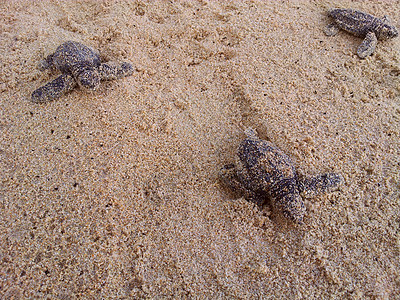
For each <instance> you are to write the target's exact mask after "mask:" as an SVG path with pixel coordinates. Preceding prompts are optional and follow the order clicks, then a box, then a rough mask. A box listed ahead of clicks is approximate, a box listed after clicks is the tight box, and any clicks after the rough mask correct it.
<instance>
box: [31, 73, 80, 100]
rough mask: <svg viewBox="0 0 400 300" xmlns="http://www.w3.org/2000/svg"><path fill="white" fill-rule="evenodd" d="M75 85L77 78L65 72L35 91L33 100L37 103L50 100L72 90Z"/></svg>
mask: <svg viewBox="0 0 400 300" xmlns="http://www.w3.org/2000/svg"><path fill="white" fill-rule="evenodd" d="M75 86H76V81H75V79H74V78H73V77H72V76H70V75H67V74H63V75H61V76H59V77H57V78H56V79H54V80H53V81H50V82H49V83H47V84H45V85H44V86H41V87H40V88H38V89H37V90H35V91H33V93H32V96H31V100H32V102H35V103H43V102H49V101H52V100H55V99H57V98H59V97H61V96H62V95H64V94H65V93H68V92H70V91H72V90H73V89H74V87H75Z"/></svg>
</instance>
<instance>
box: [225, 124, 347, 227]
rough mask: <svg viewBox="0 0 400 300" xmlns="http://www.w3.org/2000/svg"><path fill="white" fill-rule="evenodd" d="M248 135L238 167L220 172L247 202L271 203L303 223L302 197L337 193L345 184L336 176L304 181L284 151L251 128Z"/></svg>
mask: <svg viewBox="0 0 400 300" xmlns="http://www.w3.org/2000/svg"><path fill="white" fill-rule="evenodd" d="M245 134H246V136H247V137H246V138H245V139H244V140H243V141H242V142H241V144H240V145H239V148H238V150H237V155H236V157H235V160H236V161H235V163H234V164H229V165H225V166H224V167H222V169H221V170H220V177H221V179H222V181H223V183H225V185H227V186H228V187H229V188H230V189H231V190H233V191H236V192H239V193H241V194H243V195H244V197H245V198H246V199H247V200H251V201H253V202H256V203H263V202H264V201H265V200H266V199H270V200H271V202H272V205H273V207H274V208H276V209H277V210H278V211H280V212H282V214H283V215H284V216H285V217H286V218H288V219H290V220H292V221H293V222H295V223H298V224H301V223H302V222H303V217H304V215H305V212H306V208H305V205H304V202H303V197H304V198H311V197H314V196H317V195H319V194H322V193H327V192H331V191H334V190H335V189H337V188H338V186H339V185H340V183H341V182H342V180H343V179H342V176H340V175H338V174H335V173H327V174H322V175H317V176H312V177H305V178H301V177H300V176H298V174H297V172H296V169H295V167H294V164H293V162H292V161H291V159H290V158H289V157H288V156H287V155H286V154H285V153H283V151H282V150H280V149H279V148H277V147H276V146H275V145H274V144H272V143H271V142H268V141H265V140H262V139H260V138H259V137H258V136H257V134H256V132H255V131H254V130H253V129H251V128H248V129H246V130H245Z"/></svg>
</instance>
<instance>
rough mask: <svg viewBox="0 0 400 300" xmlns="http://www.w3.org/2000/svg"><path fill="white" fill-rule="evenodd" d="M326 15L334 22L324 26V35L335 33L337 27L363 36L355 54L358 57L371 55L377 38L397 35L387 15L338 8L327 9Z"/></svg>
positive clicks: (385, 38) (337, 29)
mask: <svg viewBox="0 0 400 300" xmlns="http://www.w3.org/2000/svg"><path fill="white" fill-rule="evenodd" d="M328 15H329V16H330V17H332V18H333V21H334V22H333V23H331V24H329V25H328V26H326V28H325V30H324V31H325V34H326V35H328V36H333V35H336V34H337V33H338V32H339V29H343V30H345V31H347V32H350V33H352V34H353V35H355V36H358V37H362V38H364V40H363V41H362V43H361V44H360V46H358V49H357V55H358V56H359V57H360V58H366V57H367V56H369V55H371V54H372V53H373V52H374V51H375V48H376V44H377V43H378V40H387V39H390V38H395V37H397V36H398V31H397V29H396V27H395V26H394V25H392V24H391V22H390V20H389V18H388V17H387V16H384V17H383V18H378V17H375V16H373V15H370V14H367V13H364V12H361V11H358V10H354V9H340V8H335V9H331V10H329V11H328Z"/></svg>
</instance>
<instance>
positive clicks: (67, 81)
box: [31, 41, 133, 103]
mask: <svg viewBox="0 0 400 300" xmlns="http://www.w3.org/2000/svg"><path fill="white" fill-rule="evenodd" d="M39 67H40V69H41V70H45V69H53V70H58V71H60V72H61V73H62V75H60V76H59V77H57V78H56V79H54V80H53V81H51V82H49V83H47V84H46V85H44V86H42V87H40V88H38V89H37V90H35V91H34V92H33V93H32V97H31V99H32V101H33V102H36V103H40V102H47V101H51V100H54V99H57V98H59V97H60V96H62V95H63V94H65V93H67V92H69V91H71V90H72V89H74V88H75V87H76V85H77V84H79V86H81V87H83V88H85V89H88V90H96V89H97V88H98V87H99V85H100V80H114V79H119V78H122V77H125V76H129V75H132V73H133V67H132V65H131V64H130V63H126V62H125V63H122V64H116V63H114V62H107V63H101V60H100V55H99V52H98V51H97V50H95V49H92V48H90V47H87V46H85V45H83V44H81V43H78V42H71V41H68V42H65V43H64V44H62V45H60V46H59V47H58V48H57V49H56V51H55V52H54V53H53V54H51V55H49V56H48V57H47V58H46V59H45V60H43V61H42V62H41V63H40V65H39Z"/></svg>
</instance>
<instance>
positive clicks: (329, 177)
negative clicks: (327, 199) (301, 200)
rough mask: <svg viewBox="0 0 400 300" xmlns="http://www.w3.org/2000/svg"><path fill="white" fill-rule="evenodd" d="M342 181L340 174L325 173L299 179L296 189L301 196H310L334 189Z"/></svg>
mask: <svg viewBox="0 0 400 300" xmlns="http://www.w3.org/2000/svg"><path fill="white" fill-rule="evenodd" d="M342 181H343V177H342V176H341V175H339V174H336V173H327V174H323V175H317V176H312V177H306V178H301V179H299V181H298V189H299V192H300V194H301V196H303V197H305V198H312V197H315V196H317V195H320V194H323V193H329V192H332V191H334V190H336V189H337V188H338V187H339V185H340V183H341V182H342Z"/></svg>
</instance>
